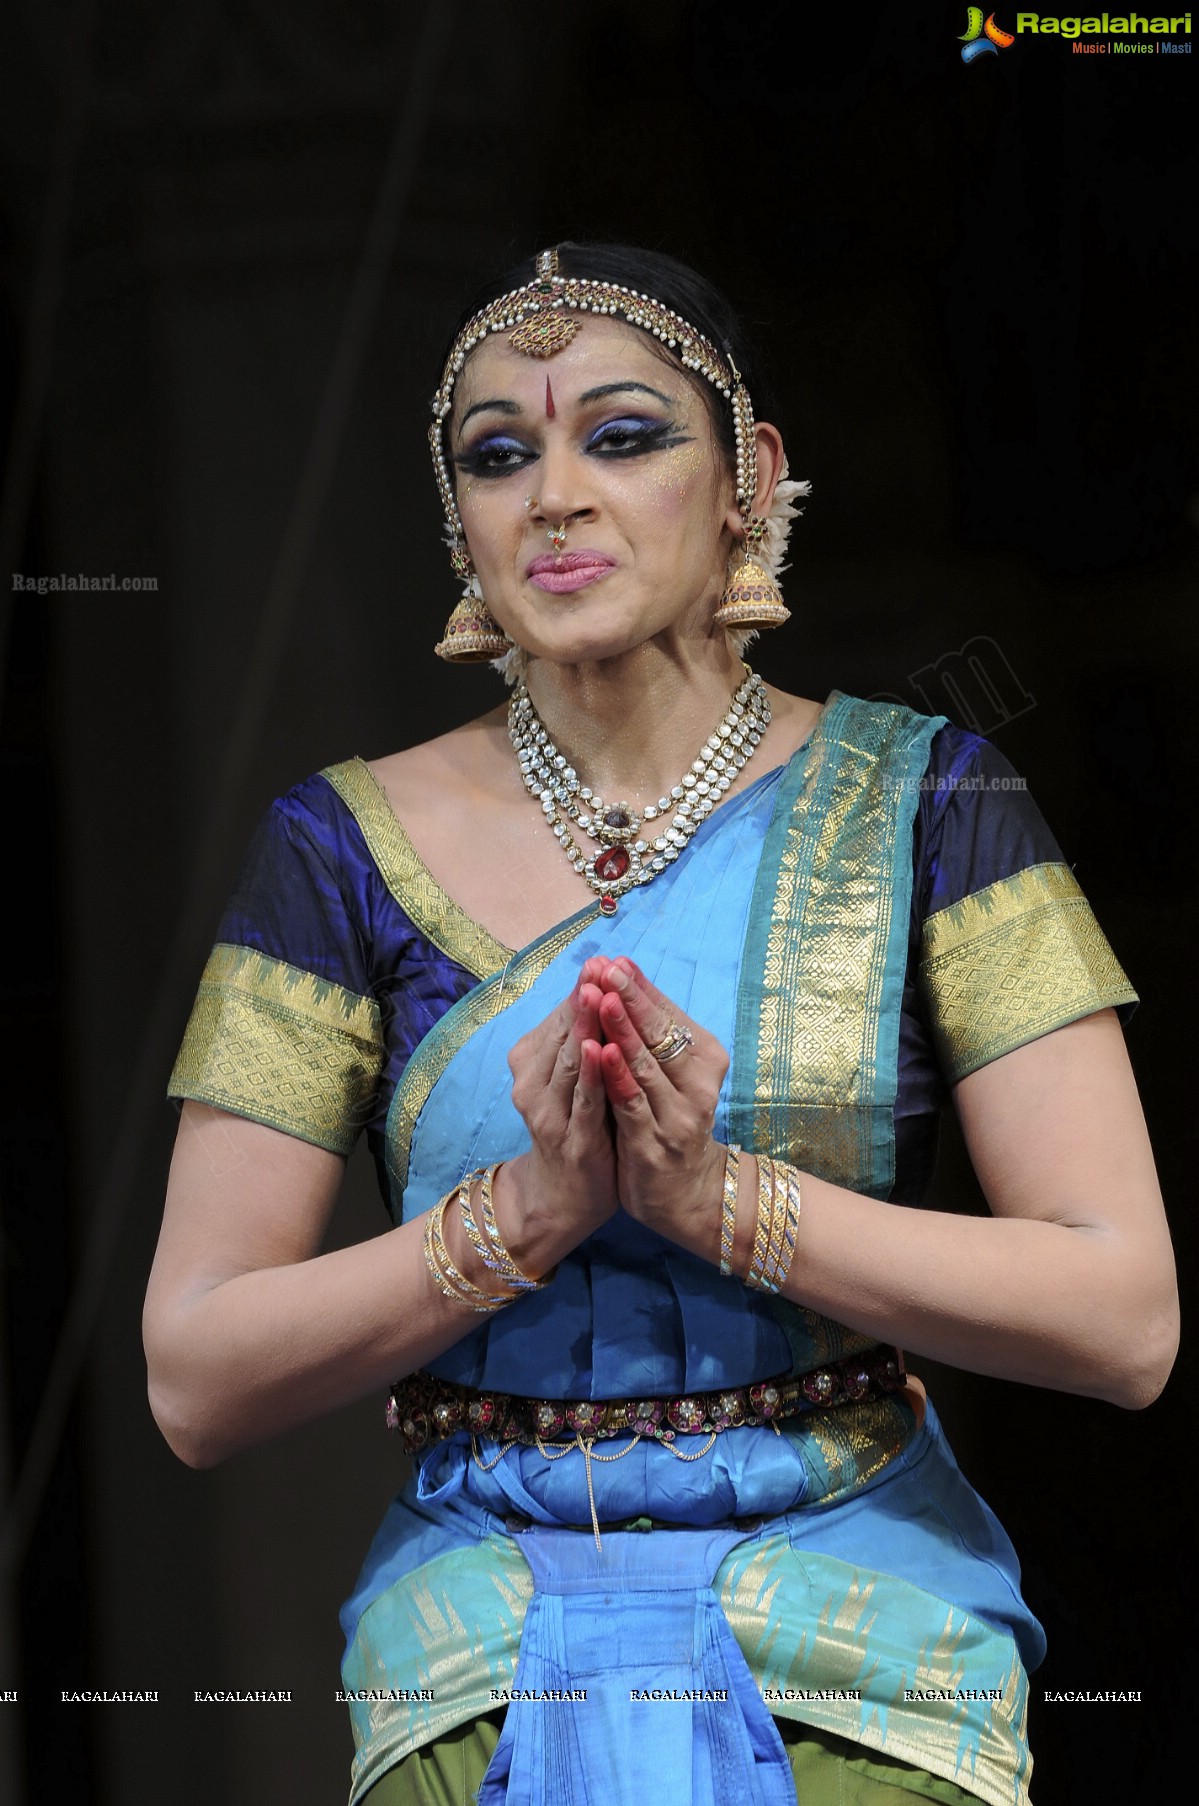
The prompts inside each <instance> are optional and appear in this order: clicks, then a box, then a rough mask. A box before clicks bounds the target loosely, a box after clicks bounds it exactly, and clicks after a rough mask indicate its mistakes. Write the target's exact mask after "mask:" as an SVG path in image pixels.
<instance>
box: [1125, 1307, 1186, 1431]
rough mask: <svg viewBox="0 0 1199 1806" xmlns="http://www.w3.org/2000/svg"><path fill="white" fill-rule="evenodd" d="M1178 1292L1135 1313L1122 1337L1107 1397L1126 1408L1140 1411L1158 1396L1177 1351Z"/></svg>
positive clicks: (1167, 1377)
mask: <svg viewBox="0 0 1199 1806" xmlns="http://www.w3.org/2000/svg"><path fill="white" fill-rule="evenodd" d="M1178 1339H1179V1309H1178V1293H1177V1291H1176V1290H1175V1291H1173V1292H1172V1295H1171V1296H1170V1297H1169V1298H1168V1299H1164V1300H1163V1301H1162V1302H1161V1303H1160V1304H1159V1305H1157V1306H1156V1307H1155V1308H1154V1309H1152V1310H1151V1311H1147V1312H1144V1313H1142V1314H1141V1315H1140V1316H1138V1317H1137V1318H1136V1319H1135V1320H1134V1321H1133V1323H1132V1324H1131V1326H1130V1328H1129V1331H1128V1333H1126V1334H1125V1335H1124V1336H1123V1337H1122V1338H1121V1340H1122V1342H1123V1356H1124V1358H1123V1359H1122V1360H1121V1361H1120V1363H1119V1365H1118V1368H1117V1371H1116V1375H1115V1376H1114V1379H1115V1387H1114V1390H1113V1391H1111V1392H1110V1393H1109V1394H1108V1396H1109V1397H1110V1399H1111V1402H1112V1403H1113V1404H1115V1405H1120V1406H1122V1407H1123V1408H1124V1409H1125V1410H1126V1411H1143V1410H1145V1408H1146V1406H1148V1405H1151V1404H1153V1402H1154V1400H1155V1399H1157V1398H1159V1397H1160V1396H1161V1393H1162V1391H1163V1389H1164V1387H1165V1384H1166V1381H1167V1380H1168V1379H1169V1377H1170V1373H1171V1371H1172V1369H1173V1366H1174V1361H1175V1358H1176V1356H1177V1354H1178Z"/></svg>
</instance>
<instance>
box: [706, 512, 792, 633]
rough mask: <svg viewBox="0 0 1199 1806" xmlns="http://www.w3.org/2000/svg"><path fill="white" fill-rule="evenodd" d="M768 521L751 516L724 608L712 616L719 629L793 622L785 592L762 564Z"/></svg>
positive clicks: (758, 516)
mask: <svg viewBox="0 0 1199 1806" xmlns="http://www.w3.org/2000/svg"><path fill="white" fill-rule="evenodd" d="M765 540H766V522H765V521H764V520H763V519H762V517H761V516H760V515H757V514H751V515H750V517H749V519H748V520H747V521H746V523H745V543H744V547H743V551H742V555H741V562H740V563H739V564H738V566H737V568H736V570H735V571H734V572H733V574H732V576H731V577H730V578H729V580H728V582H727V584H726V585H725V590H724V594H723V595H722V596H721V598H720V606H719V607H718V608H717V610H716V613H715V614H714V615H713V616H712V619H713V621H714V622H715V624H716V626H717V627H725V628H740V629H741V630H742V631H744V630H745V629H746V628H751V627H781V626H782V625H783V623H784V621H789V620H790V619H791V610H790V609H789V608H788V607H787V604H786V603H785V602H784V601H783V595H782V591H781V590H780V589H779V586H778V584H777V583H776V582H775V580H774V578H773V577H772V576H771V574H770V572H769V571H768V570H767V568H766V566H765V564H764V563H763V562H762V557H761V552H762V548H763V545H764V542H765Z"/></svg>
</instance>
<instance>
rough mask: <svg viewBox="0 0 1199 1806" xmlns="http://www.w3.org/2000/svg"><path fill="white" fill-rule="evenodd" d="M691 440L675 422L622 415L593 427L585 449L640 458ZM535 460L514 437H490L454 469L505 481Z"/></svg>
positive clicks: (458, 458) (601, 454) (458, 460)
mask: <svg viewBox="0 0 1199 1806" xmlns="http://www.w3.org/2000/svg"><path fill="white" fill-rule="evenodd" d="M690 438H691V435H690V434H688V433H683V432H680V431H679V428H678V425H677V423H676V422H675V421H673V420H657V419H653V418H650V417H647V416H645V415H642V414H627V415H626V414H621V415H619V416H617V417H616V418H614V419H611V420H605V421H603V422H602V423H601V424H600V425H599V426H596V427H593V428H592V430H591V431H590V432H589V433H588V434H587V437H586V439H585V440H584V441H583V449H584V451H586V452H590V453H591V454H592V455H593V456H596V457H601V458H604V459H609V458H613V459H614V458H639V457H644V456H645V455H646V454H647V453H649V452H655V451H667V450H670V449H672V448H673V447H674V446H676V445H686V444H687V443H689V441H690ZM536 457H537V452H536V451H535V450H534V448H533V447H532V446H530V445H527V444H526V443H525V441H524V440H523V439H520V438H518V437H517V436H516V435H515V434H513V433H487V434H485V435H484V437H483V438H481V439H479V440H477V441H476V443H475V444H474V445H472V446H471V447H470V448H469V450H467V451H464V452H459V453H458V455H457V456H456V457H455V459H454V466H455V469H457V470H460V471H462V472H463V473H464V474H465V475H467V476H471V477H506V476H509V475H511V474H512V473H513V472H515V471H518V470H523V469H524V468H525V466H526V465H528V464H531V463H533V462H534V460H535V459H536Z"/></svg>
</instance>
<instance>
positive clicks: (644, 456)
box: [447, 315, 739, 664]
mask: <svg viewBox="0 0 1199 1806" xmlns="http://www.w3.org/2000/svg"><path fill="white" fill-rule="evenodd" d="M447 449H448V452H449V456H450V458H451V461H452V463H453V466H454V469H455V473H456V482H457V498H458V510H459V513H460V514H461V516H462V523H463V526H464V527H465V529H466V539H467V544H468V546H469V547H470V554H471V558H472V560H473V563H474V567H475V570H476V571H477V573H478V576H479V581H480V583H481V585H482V588H483V594H484V596H485V597H486V599H487V604H488V607H489V608H490V609H491V612H492V614H493V615H494V616H495V618H496V620H497V621H498V622H499V623H500V625H501V626H502V627H503V628H504V629H505V630H506V631H507V632H508V633H509V634H510V635H511V637H512V638H513V639H514V640H516V642H517V643H518V644H519V645H521V646H523V647H524V648H525V650H526V651H527V652H529V653H530V654H532V655H533V656H534V657H535V658H545V659H550V660H552V661H554V662H557V663H568V664H575V663H582V662H586V661H588V660H593V659H603V658H612V657H616V656H618V655H619V654H621V653H622V652H627V651H629V650H631V649H632V648H633V647H635V646H638V645H642V644H644V643H645V641H647V640H649V639H651V638H653V637H654V636H656V635H661V634H664V633H669V632H671V631H675V632H679V633H682V634H685V635H691V636H695V635H706V634H708V633H709V632H710V631H711V629H710V621H711V616H712V612H713V610H714V608H715V605H716V599H717V597H718V596H719V594H720V590H721V588H722V586H723V582H724V575H725V566H726V563H727V558H728V550H729V545H730V542H731V537H732V533H733V530H734V528H735V527H736V525H737V524H738V521H739V516H738V514H737V511H736V501H735V495H734V484H733V480H732V475H731V472H730V470H729V467H728V463H727V460H726V459H725V457H724V455H723V453H722V452H721V450H720V449H719V447H718V446H717V444H716V441H715V437H714V434H713V430H712V423H711V418H710V416H709V413H708V409H707V406H706V404H705V401H704V397H703V395H702V394H701V393H700V392H699V391H698V389H697V388H696V386H695V384H694V383H693V382H691V381H690V380H689V379H688V378H687V377H686V376H685V375H684V374H683V371H682V370H681V368H680V367H678V366H677V365H675V364H674V363H673V361H671V362H667V361H666V360H665V359H664V358H663V357H661V356H659V355H658V354H657V353H656V352H655V351H654V350H652V349H651V347H650V342H649V340H648V339H647V337H646V335H645V334H644V333H643V332H641V331H639V330H638V329H637V328H636V327H633V326H627V325H625V324H624V323H623V322H621V321H617V320H608V319H596V318H595V317H593V316H591V315H585V316H582V317H581V330H580V331H579V333H578V336H577V337H576V338H575V339H574V340H573V341H572V342H571V344H570V345H568V346H567V347H566V349H565V350H564V351H561V352H559V353H558V354H557V355H556V356H554V357H552V358H547V359H544V360H540V359H537V358H531V357H526V356H524V355H523V354H522V353H520V352H518V351H514V350H513V349H512V348H511V346H510V345H509V344H508V342H507V337H506V335H503V334H498V333H497V334H495V335H493V336H492V337H491V338H490V339H489V340H488V341H487V343H486V344H484V345H481V346H479V347H478V349H477V350H476V351H474V352H473V353H472V354H471V356H470V359H469V360H468V362H467V365H466V368H465V369H464V371H463V373H462V376H461V378H460V380H459V382H458V385H457V388H456V390H455V394H454V410H453V414H452V416H451V419H450V422H449V430H448V433H447ZM562 525H565V527H566V541H565V545H564V546H563V547H562V549H561V551H560V552H559V551H557V550H556V549H555V545H554V542H553V541H552V540H551V538H550V530H551V529H552V528H556V527H560V526H562Z"/></svg>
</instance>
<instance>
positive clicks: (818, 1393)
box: [387, 1344, 905, 1455]
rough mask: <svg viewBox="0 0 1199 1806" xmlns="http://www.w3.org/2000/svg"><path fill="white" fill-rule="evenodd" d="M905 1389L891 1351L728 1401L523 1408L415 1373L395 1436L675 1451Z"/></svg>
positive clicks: (719, 1395)
mask: <svg viewBox="0 0 1199 1806" xmlns="http://www.w3.org/2000/svg"><path fill="white" fill-rule="evenodd" d="M904 1380H905V1372H904V1364H903V1354H902V1352H901V1351H900V1350H899V1349H898V1348H893V1347H890V1346H888V1345H886V1344H879V1345H878V1346H877V1347H874V1348H868V1349H866V1350H865V1351H864V1352H863V1353H861V1354H855V1355H846V1356H845V1357H843V1358H842V1359H841V1360H839V1361H830V1362H828V1363H827V1364H826V1365H825V1366H823V1367H814V1368H813V1369H812V1371H811V1372H810V1373H798V1374H786V1375H781V1376H780V1377H779V1378H777V1379H770V1380H757V1381H755V1382H754V1384H753V1385H752V1386H726V1387H723V1388H722V1389H721V1390H720V1391H718V1392H687V1393H683V1394H682V1395H681V1396H680V1397H678V1398H622V1399H589V1398H585V1399H574V1398H518V1397H516V1396H514V1395H513V1394H511V1393H508V1392H476V1391H475V1390H474V1388H473V1387H470V1386H459V1385H456V1384H455V1383H454V1382H453V1381H452V1380H441V1379H438V1378H437V1377H436V1376H435V1375H434V1374H431V1373H413V1374H410V1375H409V1377H408V1378H407V1379H406V1380H400V1381H398V1382H397V1383H396V1385H395V1386H394V1387H393V1388H392V1392H391V1396H390V1398H389V1399H388V1401H387V1427H388V1429H389V1430H394V1431H395V1432H396V1434H397V1435H398V1436H399V1438H400V1441H401V1444H402V1446H403V1448H404V1452H405V1454H408V1455H416V1454H419V1453H420V1451H421V1449H423V1448H425V1447H427V1446H428V1444H429V1443H431V1442H442V1441H445V1440H446V1439H447V1438H448V1437H450V1436H456V1435H457V1434H458V1432H459V1431H460V1430H465V1431H467V1432H468V1434H470V1435H472V1436H487V1437H489V1438H492V1439H494V1440H495V1441H497V1442H505V1443H525V1444H528V1445H529V1446H530V1447H533V1446H536V1445H538V1444H540V1443H542V1442H552V1441H553V1440H555V1439H556V1438H561V1437H563V1436H566V1437H569V1438H571V1439H572V1440H573V1439H574V1438H576V1437H582V1438H583V1439H585V1440H586V1441H596V1442H605V1441H607V1440H609V1439H610V1438H612V1437H614V1436H648V1437H652V1438H653V1439H654V1440H655V1441H656V1442H664V1443H672V1442H673V1441H674V1440H675V1438H676V1437H677V1436H704V1435H715V1434H717V1433H718V1432H719V1431H721V1430H733V1429H742V1428H755V1427H760V1426H763V1425H765V1424H777V1423H779V1422H781V1421H783V1420H784V1419H786V1418H791V1417H801V1416H803V1415H804V1413H805V1412H808V1411H829V1410H833V1409H835V1408H836V1407H837V1406H838V1405H848V1404H860V1403H861V1402H862V1401H863V1400H865V1399H875V1398H882V1397H884V1396H885V1395H886V1394H887V1393H890V1392H898V1391H899V1390H900V1389H901V1388H902V1386H903V1384H904Z"/></svg>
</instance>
